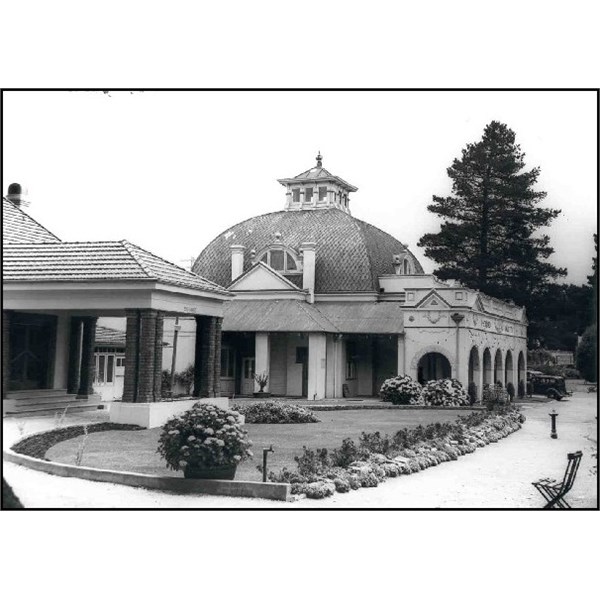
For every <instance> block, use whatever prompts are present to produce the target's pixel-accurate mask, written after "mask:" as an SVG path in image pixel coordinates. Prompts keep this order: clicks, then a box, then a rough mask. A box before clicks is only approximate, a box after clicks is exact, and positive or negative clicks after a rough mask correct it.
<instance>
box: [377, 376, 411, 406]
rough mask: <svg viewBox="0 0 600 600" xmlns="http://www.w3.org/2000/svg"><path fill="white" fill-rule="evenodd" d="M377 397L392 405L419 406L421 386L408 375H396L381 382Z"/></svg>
mask: <svg viewBox="0 0 600 600" xmlns="http://www.w3.org/2000/svg"><path fill="white" fill-rule="evenodd" d="M379 395H380V396H381V399H382V400H383V401H384V402H391V403H392V404H420V403H421V400H420V399H421V384H420V383H419V382H418V381H415V380H414V379H413V378H412V377H409V376H408V375H398V377H392V378H390V379H386V380H385V381H384V382H383V385H382V386H381V390H380V391H379Z"/></svg>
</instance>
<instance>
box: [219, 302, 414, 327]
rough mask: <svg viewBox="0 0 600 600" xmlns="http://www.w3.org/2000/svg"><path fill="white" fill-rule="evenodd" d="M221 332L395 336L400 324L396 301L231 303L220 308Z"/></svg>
mask: <svg viewBox="0 0 600 600" xmlns="http://www.w3.org/2000/svg"><path fill="white" fill-rule="evenodd" d="M223 331H259V332H269V331H270V332H323V333H348V334H352V333H371V334H398V333H402V332H403V331H404V325H403V317H402V305H401V304H400V303H399V302H379V303H377V302H319V303H317V304H308V303H306V302H303V301H301V300H233V301H232V302H228V303H226V305H225V307H224V313H223Z"/></svg>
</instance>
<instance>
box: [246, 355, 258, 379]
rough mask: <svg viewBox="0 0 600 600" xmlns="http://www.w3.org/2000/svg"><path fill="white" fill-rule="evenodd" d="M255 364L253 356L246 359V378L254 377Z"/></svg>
mask: <svg viewBox="0 0 600 600" xmlns="http://www.w3.org/2000/svg"><path fill="white" fill-rule="evenodd" d="M254 364H255V361H254V359H253V358H245V359H244V379H254Z"/></svg>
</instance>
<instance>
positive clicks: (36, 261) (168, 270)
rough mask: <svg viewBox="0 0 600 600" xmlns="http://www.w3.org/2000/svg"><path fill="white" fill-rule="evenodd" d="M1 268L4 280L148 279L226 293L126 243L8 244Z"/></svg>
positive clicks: (216, 286)
mask: <svg viewBox="0 0 600 600" xmlns="http://www.w3.org/2000/svg"><path fill="white" fill-rule="evenodd" d="M2 266H3V280H4V281H114V280H148V281H158V282H161V283H166V284H170V285H175V286H180V287H186V288H192V289H198V290H204V291H211V292H220V293H227V292H226V291H225V290H224V289H223V288H221V287H220V286H218V285H216V284H214V283H212V282H211V281H209V280H208V279H205V278H204V277H201V276H199V275H196V274H195V273H191V272H190V271H186V270H185V269H183V268H181V267H178V266H177V265H174V264H172V263H170V262H168V261H166V260H163V259H162V258H159V257H158V256H155V255H154V254H151V253H150V252H147V251H146V250H143V249H142V248H140V247H139V246H136V245H134V244H131V243H130V242H128V241H126V240H122V241H119V242H61V243H54V244H9V245H7V246H5V247H4V251H3V259H2Z"/></svg>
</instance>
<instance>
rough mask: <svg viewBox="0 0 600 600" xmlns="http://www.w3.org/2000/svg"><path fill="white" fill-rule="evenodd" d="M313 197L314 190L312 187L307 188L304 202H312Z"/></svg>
mask: <svg viewBox="0 0 600 600" xmlns="http://www.w3.org/2000/svg"><path fill="white" fill-rule="evenodd" d="M312 197H313V189H312V188H311V187H307V188H306V189H305V190H304V202H312Z"/></svg>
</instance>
